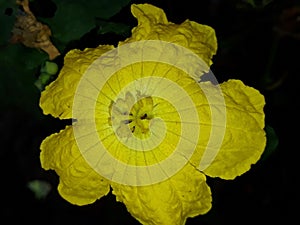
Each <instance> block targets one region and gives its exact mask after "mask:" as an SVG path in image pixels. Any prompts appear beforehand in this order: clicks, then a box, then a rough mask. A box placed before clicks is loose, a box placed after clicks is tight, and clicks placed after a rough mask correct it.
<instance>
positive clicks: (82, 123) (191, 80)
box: [40, 4, 266, 225]
mask: <svg viewBox="0 0 300 225" xmlns="http://www.w3.org/2000/svg"><path fill="white" fill-rule="evenodd" d="M131 10H132V14H133V15H134V16H135V17H136V18H137V19H138V25H137V27H135V28H134V29H133V30H132V36H131V37H129V38H127V39H126V40H125V41H123V42H120V43H119V45H118V48H115V47H114V46H110V45H100V46H98V47H97V48H87V49H85V50H83V51H80V50H76V49H74V50H71V51H70V52H68V53H67V54H66V56H65V59H64V66H63V68H62V70H61V71H60V74H59V76H58V78H57V79H56V80H55V81H54V82H52V83H51V84H50V85H48V86H47V87H46V89H45V90H44V91H43V92H42V94H41V99H40V106H41V108H42V109H43V112H44V114H51V115H52V116H54V117H58V118H60V119H71V118H72V119H74V122H73V124H72V125H69V126H67V127H66V128H65V129H64V130H62V131H60V132H59V133H55V134H52V135H50V136H49V137H47V138H46V139H45V140H44V141H43V142H42V144H41V155H40V159H41V164H42V167H43V168H44V169H53V170H55V171H56V173H57V174H58V175H59V177H60V182H59V185H58V191H59V193H60V195H61V196H62V197H63V198H65V199H66V200H67V201H69V202H71V203H73V204H76V205H85V204H90V203H93V202H94V201H96V200H97V199H99V198H101V197H103V196H105V195H107V194H108V193H109V191H110V187H111V188H112V190H113V191H112V193H113V194H114V195H115V196H116V198H117V201H121V202H123V203H124V204H125V205H126V207H127V209H128V211H129V212H130V213H131V215H132V216H134V217H135V218H136V219H137V220H138V221H140V222H141V223H142V224H152V225H158V224H162V225H170V224H174V225H176V224H178V225H180V224H184V223H185V221H186V219H187V218H189V217H194V216H197V215H200V214H205V213H206V212H208V211H209V210H210V208H211V201H212V198H211V192H210V188H209V186H208V185H207V184H206V176H211V177H220V178H223V179H234V178H235V177H236V176H239V175H241V174H243V173H245V172H246V171H248V170H249V169H250V167H251V165H252V164H254V163H256V162H257V161H258V159H259V158H260V156H261V154H262V152H263V150H264V147H265V144H266V137H265V132H264V111H263V107H264V105H265V101H264V97H263V96H262V95H261V94H260V93H259V91H257V90H255V89H254V88H252V87H249V86H246V85H244V84H243V82H242V81H239V80H228V81H227V82H224V83H222V84H220V85H216V84H212V82H210V81H207V82H199V80H200V79H201V76H202V75H203V73H207V72H208V70H209V66H210V65H211V64H212V57H213V55H214V54H215V53H216V49H217V42H216V37H215V33H214V30H213V29H212V28H211V27H209V26H205V25H201V24H198V23H196V22H193V21H189V20H186V21H184V22H183V23H182V24H180V25H177V24H173V23H171V22H168V20H167V18H166V15H165V13H164V12H163V11H162V10H161V9H159V8H157V7H155V6H152V5H149V4H139V5H135V4H134V5H132V7H131ZM196 58H200V59H201V60H200V63H199V60H198V62H197V60H196ZM99 59H100V60H99ZM199 68H200V69H199Z"/></svg>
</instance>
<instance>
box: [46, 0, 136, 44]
mask: <svg viewBox="0 0 300 225" xmlns="http://www.w3.org/2000/svg"><path fill="white" fill-rule="evenodd" d="M53 1H54V2H55V3H56V6H57V11H56V13H55V15H54V17H53V18H51V19H48V18H47V19H43V18H41V20H42V21H43V22H45V23H47V24H48V25H49V26H50V29H51V30H52V36H53V38H55V39H58V40H59V41H60V42H63V43H65V44H66V43H68V42H70V41H73V40H78V39H80V38H81V37H82V36H83V35H84V34H85V33H87V32H89V31H90V30H91V29H93V28H94V27H95V26H96V23H95V22H96V18H97V17H98V18H102V19H108V18H110V17H112V16H113V15H114V14H116V13H117V12H119V11H120V9H121V8H122V7H123V6H125V5H126V4H128V3H129V2H130V1H129V0H101V1H99V0H91V1H88V2H87V1H85V0H77V1H76V2H74V1H72V0H65V1H61V0H53Z"/></svg>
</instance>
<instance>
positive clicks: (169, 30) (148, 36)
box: [120, 4, 217, 66]
mask: <svg viewBox="0 0 300 225" xmlns="http://www.w3.org/2000/svg"><path fill="white" fill-rule="evenodd" d="M131 12H132V14H133V16H134V17H136V18H137V20H138V25H137V26H136V27H135V28H133V29H132V36H131V37H130V38H128V39H126V40H125V42H121V43H120V44H125V43H128V42H134V41H140V40H162V41H166V42H171V43H174V44H178V45H181V46H183V47H186V48H188V49H190V50H191V51H193V52H194V53H196V54H197V55H198V56H199V57H200V58H201V59H202V60H203V61H204V62H205V63H206V64H207V65H208V66H210V65H211V64H212V60H211V59H212V57H213V55H215V54H216V51H217V39H216V35H215V31H214V29H213V28H211V27H210V26H206V25H202V24H199V23H196V22H194V21H190V20H185V21H184V22H183V23H181V24H179V25H178V24H174V23H172V22H168V20H167V17H166V15H165V13H164V11H163V10H162V9H160V8H157V7H155V6H153V5H150V4H132V6H131Z"/></svg>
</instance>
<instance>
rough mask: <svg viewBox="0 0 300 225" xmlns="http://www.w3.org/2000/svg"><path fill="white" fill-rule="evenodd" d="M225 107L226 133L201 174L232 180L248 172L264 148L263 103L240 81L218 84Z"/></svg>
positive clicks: (257, 93)
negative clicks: (214, 154) (218, 148)
mask: <svg viewBox="0 0 300 225" xmlns="http://www.w3.org/2000/svg"><path fill="white" fill-rule="evenodd" d="M221 89H222V92H223V95H224V99H225V104H226V131H225V136H224V139H223V143H222V145H221V148H220V150H219V152H218V154H217V156H216V157H215V159H214V161H213V162H212V163H211V165H210V166H209V167H207V168H206V169H205V170H204V173H205V174H206V175H208V176H211V177H220V178H223V179H234V178H235V177H236V176H239V175H241V174H243V173H245V172H246V171H248V170H249V169H250V168H251V165H252V164H255V163H256V162H257V161H258V160H259V158H260V156H261V155H262V153H263V151H264V149H265V145H266V134H265V131H264V126H265V122H264V121H265V114H264V106H265V99H264V96H263V95H262V94H260V93H259V91H258V90H256V89H254V88H252V87H249V86H246V85H245V84H244V83H243V82H242V81H240V80H228V81H227V82H224V83H222V84H221Z"/></svg>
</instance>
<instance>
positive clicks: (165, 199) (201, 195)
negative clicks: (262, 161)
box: [112, 164, 212, 225]
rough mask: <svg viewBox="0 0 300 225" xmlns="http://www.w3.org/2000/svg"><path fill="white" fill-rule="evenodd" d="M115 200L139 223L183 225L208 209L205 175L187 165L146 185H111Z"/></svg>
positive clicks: (209, 194)
mask: <svg viewBox="0 0 300 225" xmlns="http://www.w3.org/2000/svg"><path fill="white" fill-rule="evenodd" d="M112 188H113V194H115V195H116V196H117V201H121V202H123V203H124V204H125V205H126V207H127V209H128V211H129V212H130V213H131V214H132V216H134V217H135V218H136V219H137V220H138V221H140V222H141V223H142V224H147V225H170V224H172V225H183V224H185V221H186V219H187V218H188V217H195V216H197V215H200V214H205V213H206V212H208V211H209V210H210V208H211V200H212V199H211V192H210V189H209V186H208V185H207V184H206V178H205V175H204V174H202V173H201V172H199V171H198V170H196V169H195V167H193V166H192V165H190V164H187V165H186V166H185V167H184V168H183V169H182V170H181V171H180V172H178V173H177V174H176V175H174V176H173V177H171V178H170V179H168V180H166V181H164V182H161V183H158V184H154V185H150V186H141V187H133V186H124V185H119V184H112Z"/></svg>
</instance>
